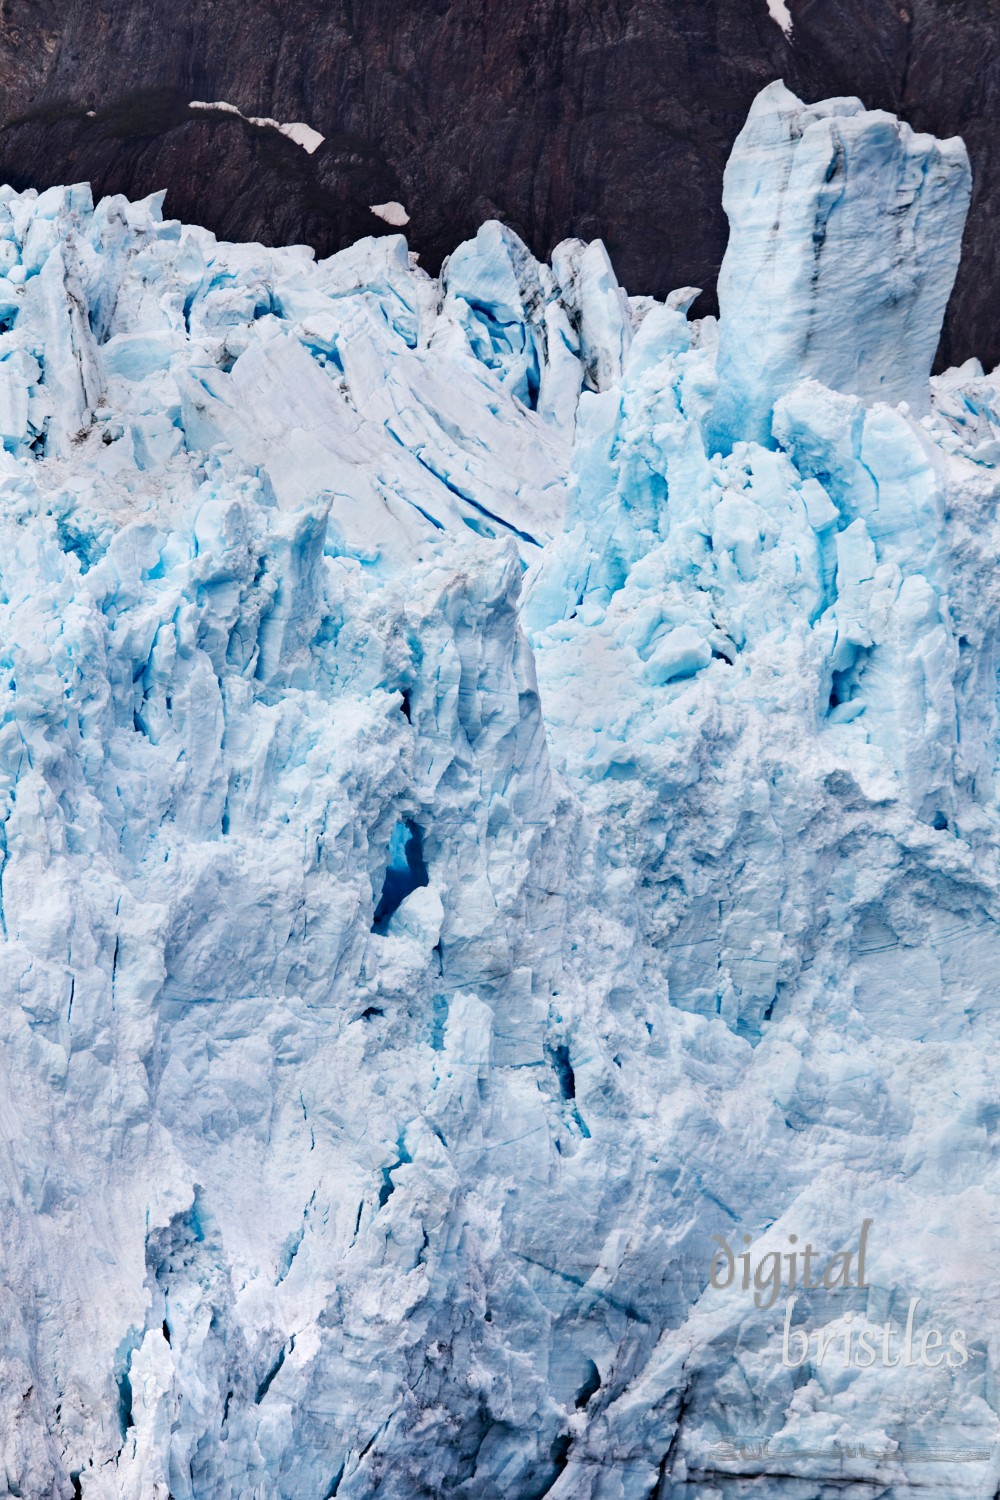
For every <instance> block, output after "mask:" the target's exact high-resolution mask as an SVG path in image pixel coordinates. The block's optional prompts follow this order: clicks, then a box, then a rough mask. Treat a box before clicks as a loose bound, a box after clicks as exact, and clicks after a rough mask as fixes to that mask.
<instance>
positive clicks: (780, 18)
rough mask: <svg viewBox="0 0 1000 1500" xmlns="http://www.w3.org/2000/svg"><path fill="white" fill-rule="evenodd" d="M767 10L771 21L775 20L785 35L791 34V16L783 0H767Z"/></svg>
mask: <svg viewBox="0 0 1000 1500" xmlns="http://www.w3.org/2000/svg"><path fill="white" fill-rule="evenodd" d="M767 10H768V14H769V15H770V17H771V20H772V21H776V22H777V23H778V25H779V26H780V27H781V29H782V31H783V32H784V33H785V35H786V36H787V37H790V36H791V34H792V17H791V13H790V12H789V9H788V6H787V5H786V3H785V0H767Z"/></svg>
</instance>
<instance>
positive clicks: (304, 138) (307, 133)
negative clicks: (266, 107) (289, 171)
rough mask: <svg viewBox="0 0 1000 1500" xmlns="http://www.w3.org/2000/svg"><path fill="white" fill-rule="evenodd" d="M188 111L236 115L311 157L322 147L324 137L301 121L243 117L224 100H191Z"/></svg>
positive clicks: (234, 107)
mask: <svg viewBox="0 0 1000 1500" xmlns="http://www.w3.org/2000/svg"><path fill="white" fill-rule="evenodd" d="M188 108H189V109H213V110H223V111H224V112H225V113H226V114H230V115H236V116H238V118H239V119H241V120H246V122H247V124H248V125H256V126H258V127H259V128H260V129H262V130H278V131H280V132H281V134H282V135H286V136H287V137H288V139H289V140H290V141H294V142H295V144H296V146H301V147H302V149H303V151H307V152H308V153H309V155H310V156H311V155H312V154H313V152H314V151H315V150H316V149H317V147H319V146H322V144H323V142H324V141H325V139H326V137H325V136H323V135H320V133H319V131H318V130H314V129H313V128H312V126H311V125H304V124H303V123H302V122H301V120H299V121H296V122H295V123H294V124H290V125H283V124H282V123H281V121H280V120H275V119H272V117H271V116H270V115H245V114H244V113H243V111H242V110H241V109H238V108H237V107H236V105H235V104H227V103H226V101H225V100H224V99H215V100H212V101H207V100H204V99H192V100H191V103H190V104H189V105H188Z"/></svg>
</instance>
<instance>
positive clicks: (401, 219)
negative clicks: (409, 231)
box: [368, 198, 410, 229]
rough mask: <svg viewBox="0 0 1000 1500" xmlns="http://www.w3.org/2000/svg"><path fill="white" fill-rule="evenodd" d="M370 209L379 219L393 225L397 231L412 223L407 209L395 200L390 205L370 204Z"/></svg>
mask: <svg viewBox="0 0 1000 1500" xmlns="http://www.w3.org/2000/svg"><path fill="white" fill-rule="evenodd" d="M368 207H369V208H370V209H371V211H372V213H373V214H374V215H375V217H376V218H377V219H384V220H385V222H386V223H387V224H392V225H393V226H394V227H395V228H396V229H402V227H403V225H404V224H409V222H410V216H409V214H408V213H407V212H406V209H405V208H404V207H403V205H402V204H401V203H397V202H396V200H395V199H394V198H393V199H391V200H390V201H389V202H388V203H370V204H369V205H368Z"/></svg>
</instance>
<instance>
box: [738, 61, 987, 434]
mask: <svg viewBox="0 0 1000 1500" xmlns="http://www.w3.org/2000/svg"><path fill="white" fill-rule="evenodd" d="M970 192H971V175H970V171H969V158H968V155H967V153H966V150H965V146H964V145H963V143H962V142H961V141H960V140H957V139H955V140H950V141H938V140H935V138H934V137H933V136H930V135H918V134H916V133H915V132H914V131H912V130H911V129H910V127H909V126H908V125H906V124H904V123H903V122H902V121H900V120H897V119H896V117H895V116H894V115H890V114H886V113H885V112H884V111H881V110H871V111H869V110H866V109H864V107H863V106H862V104H861V102H860V101H859V100H857V99H828V100H825V101H824V102H823V103H821V104H812V105H806V104H803V103H802V102H801V101H800V100H799V99H797V98H796V97H795V95H794V94H792V93H790V91H789V90H788V89H787V88H785V85H784V84H783V83H772V84H771V85H770V87H768V88H766V89H765V90H764V91H763V93H761V94H759V95H758V96H757V99H756V100H755V101H754V104H753V106H752V108H751V110H750V115H749V118H748V119H747V123H746V125H745V126H744V128H743V131H742V132H741V134H740V136H739V137H738V139H737V141H736V145H735V146H734V147H733V153H732V156H731V157H730V159H729V165H728V167H727V168H726V176H725V186H724V189H723V204H724V206H725V209H726V212H727V214H728V216H729V223H730V237H729V246H728V249H727V251H726V256H725V260H724V261H723V265H722V270H721V272H720V275H719V304H720V308H721V312H722V337H721V341H720V345H719V361H718V372H719V381H720V393H719V394H720V399H719V403H718V409H717V411H716V417H715V424H714V427H715V431H716V434H717V435H718V436H719V437H720V439H722V440H723V441H725V439H727V438H728V439H730V440H732V439H735V438H752V439H754V440H755V441H757V442H766V441H767V438H768V435H769V431H770V419H771V411H772V409H773V403H774V398H775V397H776V396H780V395H782V394H784V393H785V392H786V391H787V390H788V389H789V388H790V387H791V386H792V385H793V384H794V383H795V381H796V380H801V379H802V378H803V376H808V375H812V376H814V377H815V378H816V379H818V380H822V381H823V383H824V384H825V385H828V386H832V387H833V388H834V389H835V390H838V391H846V392H849V393H852V394H856V395H859V396H863V397H864V398H865V399H866V400H875V399H879V398H881V399H884V400H886V401H890V402H897V401H903V400H905V401H908V402H909V403H910V404H911V406H913V408H914V410H916V411H917V413H918V414H920V415H922V414H923V412H924V411H925V410H926V407H927V398H928V384H927V381H928V376H929V375H930V371H931V364H932V362H933V359H934V352H935V350H936V348H937V342H938V335H939V333H940V331H941V320H942V318H943V316H944V309H945V305H946V304H947V301H948V297H949V295H950V293H951V288H952V283H953V282H954V280H955V273H956V272H957V270H958V260H959V252H960V248H961V242H962V228H963V226H964V223H965V214H966V210H967V208H968V205H969V195H970Z"/></svg>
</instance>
